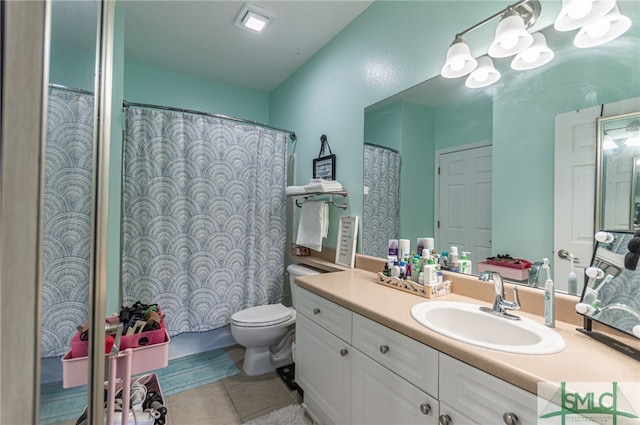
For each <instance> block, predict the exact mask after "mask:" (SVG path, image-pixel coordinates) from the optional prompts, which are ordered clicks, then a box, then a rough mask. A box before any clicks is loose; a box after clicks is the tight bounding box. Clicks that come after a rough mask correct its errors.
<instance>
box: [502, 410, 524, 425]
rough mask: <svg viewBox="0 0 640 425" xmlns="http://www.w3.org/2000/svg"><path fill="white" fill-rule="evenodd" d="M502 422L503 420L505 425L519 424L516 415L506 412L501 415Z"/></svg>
mask: <svg viewBox="0 0 640 425" xmlns="http://www.w3.org/2000/svg"><path fill="white" fill-rule="evenodd" d="M502 420H504V423H505V424H507V425H518V424H519V423H520V422H518V417H517V416H516V414H515V413H511V412H507V413H505V414H504V415H502Z"/></svg>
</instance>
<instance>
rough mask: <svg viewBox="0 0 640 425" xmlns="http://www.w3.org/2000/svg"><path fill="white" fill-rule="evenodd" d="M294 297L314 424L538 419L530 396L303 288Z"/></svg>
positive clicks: (431, 424)
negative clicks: (315, 422)
mask: <svg viewBox="0 0 640 425" xmlns="http://www.w3.org/2000/svg"><path fill="white" fill-rule="evenodd" d="M296 297H297V302H296V303H297V306H296V310H297V314H298V316H297V320H296V359H295V360H296V380H297V382H298V384H299V385H300V386H301V388H302V389H303V390H304V403H305V405H306V407H307V409H308V410H309V413H310V415H311V416H312V417H313V418H314V419H315V420H317V421H318V422H319V423H321V424H324V425H329V424H367V425H369V424H380V425H382V424H384V425H394V424H402V425H408V424H422V425H436V424H440V425H474V424H475V425H488V424H491V425H500V424H506V425H533V424H536V423H537V410H536V406H537V399H536V396H535V395H533V394H531V393H529V392H527V391H525V390H522V389H520V388H518V387H515V386H513V385H511V384H509V383H507V382H505V381H502V380H500V379H498V378H496V377H494V376H491V375H489V374H488V373H485V372H483V371H481V370H479V369H476V368H474V367H472V366H469V365H468V364H466V363H463V362H460V361H458V360H456V359H454V358H452V357H450V356H448V355H446V354H443V353H440V352H438V351H436V350H434V349H433V348H431V347H429V346H427V345H425V344H422V343H420V342H418V341H416V340H413V339H411V338H409V337H407V336H405V335H403V334H401V333H399V332H396V331H394V330H392V329H390V328H388V327H386V326H383V325H381V324H379V323H377V322H375V321H373V320H370V319H368V318H366V317H364V316H361V315H360V314H357V313H353V312H351V311H350V310H348V309H346V308H344V307H342V306H340V305H338V304H335V303H333V302H331V301H329V300H327V299H325V298H322V297H320V296H318V295H316V294H314V293H312V292H310V291H308V290H306V289H303V288H300V287H298V291H297V293H296Z"/></svg>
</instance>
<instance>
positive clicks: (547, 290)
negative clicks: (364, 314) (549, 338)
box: [542, 258, 556, 328]
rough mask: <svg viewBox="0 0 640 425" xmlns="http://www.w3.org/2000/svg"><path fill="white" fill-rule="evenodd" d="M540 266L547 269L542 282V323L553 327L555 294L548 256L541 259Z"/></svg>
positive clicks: (554, 324) (554, 321) (554, 323)
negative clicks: (545, 277) (544, 279)
mask: <svg viewBox="0 0 640 425" xmlns="http://www.w3.org/2000/svg"><path fill="white" fill-rule="evenodd" d="M542 268H543V269H545V270H546V271H547V280H546V281H545V282H544V324H545V325H547V326H548V327H550V328H554V327H555V326H556V294H555V287H554V284H553V280H552V279H551V267H550V266H549V259H548V258H543V259H542Z"/></svg>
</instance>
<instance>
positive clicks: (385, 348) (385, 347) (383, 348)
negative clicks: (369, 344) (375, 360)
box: [380, 345, 389, 354]
mask: <svg viewBox="0 0 640 425" xmlns="http://www.w3.org/2000/svg"><path fill="white" fill-rule="evenodd" d="M380 352H381V353H382V354H387V353H388V352H389V346H388V345H381V346H380Z"/></svg>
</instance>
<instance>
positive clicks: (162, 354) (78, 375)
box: [62, 317, 170, 388]
mask: <svg viewBox="0 0 640 425" xmlns="http://www.w3.org/2000/svg"><path fill="white" fill-rule="evenodd" d="M116 320H117V317H116ZM161 331H162V333H163V335H162V336H163V338H162V342H160V343H156V344H152V345H147V346H143V347H138V348H132V349H131V351H132V354H131V355H132V358H131V374H132V375H135V374H140V373H144V372H148V371H151V370H155V369H161V368H163V367H167V365H168V364H169V342H170V339H169V334H168V333H167V329H166V328H162V329H161ZM154 332H155V331H154ZM108 357H109V356H108V355H105V364H108V363H109V362H108ZM124 360H125V359H124V356H123V355H122V354H120V355H119V356H118V359H117V368H116V376H117V377H118V378H122V377H124V374H125V364H124ZM88 362H89V360H88V357H87V356H84V357H77V358H74V357H73V356H72V355H71V350H69V351H67V353H66V354H65V355H64V356H63V357H62V387H63V388H71V387H77V386H78V385H84V384H86V383H87V375H88V372H89V364H88ZM107 378H108V376H107V367H105V380H107Z"/></svg>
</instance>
